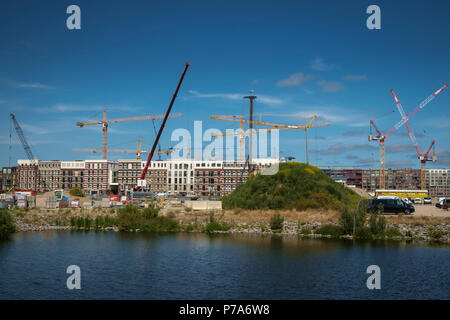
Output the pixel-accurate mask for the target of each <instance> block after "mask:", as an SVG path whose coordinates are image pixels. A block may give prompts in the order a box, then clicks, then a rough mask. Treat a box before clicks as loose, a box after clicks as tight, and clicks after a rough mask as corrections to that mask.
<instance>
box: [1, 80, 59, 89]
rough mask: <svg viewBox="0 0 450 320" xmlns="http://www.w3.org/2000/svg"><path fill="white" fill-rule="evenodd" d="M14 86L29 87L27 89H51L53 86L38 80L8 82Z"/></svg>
mask: <svg viewBox="0 0 450 320" xmlns="http://www.w3.org/2000/svg"><path fill="white" fill-rule="evenodd" d="M9 84H10V86H11V87H14V88H29V89H53V88H54V87H53V86H50V85H47V84H43V83H39V82H9Z"/></svg>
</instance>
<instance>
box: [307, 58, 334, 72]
mask: <svg viewBox="0 0 450 320" xmlns="http://www.w3.org/2000/svg"><path fill="white" fill-rule="evenodd" d="M311 69H313V70H317V71H329V70H332V69H334V65H333V64H327V63H325V61H324V60H323V59H322V58H315V59H314V60H313V61H312V62H311Z"/></svg>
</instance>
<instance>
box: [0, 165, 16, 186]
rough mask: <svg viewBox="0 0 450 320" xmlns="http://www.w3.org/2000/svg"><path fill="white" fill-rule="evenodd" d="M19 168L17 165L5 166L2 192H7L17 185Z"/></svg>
mask: <svg viewBox="0 0 450 320" xmlns="http://www.w3.org/2000/svg"><path fill="white" fill-rule="evenodd" d="M17 169H18V168H17V167H3V168H2V177H1V187H0V190H1V191H2V192H7V191H8V190H10V189H12V188H13V187H14V186H16V185H17V182H18V176H17V174H18V170H17Z"/></svg>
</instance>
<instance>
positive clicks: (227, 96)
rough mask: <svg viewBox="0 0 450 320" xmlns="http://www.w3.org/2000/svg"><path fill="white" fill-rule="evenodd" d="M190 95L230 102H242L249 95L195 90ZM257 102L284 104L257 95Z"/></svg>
mask: <svg viewBox="0 0 450 320" xmlns="http://www.w3.org/2000/svg"><path fill="white" fill-rule="evenodd" d="M188 93H190V94H191V96H190V97H191V98H220V99H228V100H241V99H243V98H244V96H246V95H247V94H241V93H200V92H198V91H195V90H189V91H188ZM257 97H258V98H257V100H258V101H259V102H261V103H264V104H269V105H281V104H283V103H284V101H283V100H281V99H279V98H275V97H270V96H265V95H259V94H258V95H257Z"/></svg>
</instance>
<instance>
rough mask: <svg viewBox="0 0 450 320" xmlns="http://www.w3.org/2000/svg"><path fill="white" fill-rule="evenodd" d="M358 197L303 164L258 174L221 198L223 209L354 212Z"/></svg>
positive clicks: (289, 164)
mask: <svg viewBox="0 0 450 320" xmlns="http://www.w3.org/2000/svg"><path fill="white" fill-rule="evenodd" d="M358 198H359V197H358V195H357V194H356V193H354V192H353V191H352V190H350V189H349V188H347V187H345V186H343V185H342V184H340V183H337V182H335V181H334V180H333V179H331V178H330V177H328V176H327V175H326V174H324V173H323V172H322V171H321V170H320V169H319V168H317V167H315V166H311V165H307V164H304V163H298V162H289V163H281V164H280V167H279V170H278V172H277V173H276V174H274V175H262V174H257V175H254V176H252V177H250V178H249V180H248V181H247V182H246V183H243V184H241V185H240V186H239V187H238V188H237V189H236V190H235V191H234V192H233V193H232V194H230V195H228V196H224V197H223V198H222V206H223V208H224V209H236V208H240V209H250V210H257V209H260V210H261V209H263V210H264V209H281V210H286V209H288V210H289V209H295V210H297V211H305V210H307V209H321V210H339V211H340V210H344V209H348V210H354V209H355V208H356V204H357V203H358Z"/></svg>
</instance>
